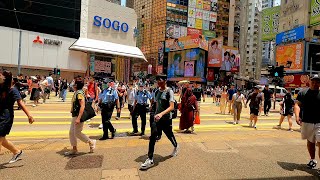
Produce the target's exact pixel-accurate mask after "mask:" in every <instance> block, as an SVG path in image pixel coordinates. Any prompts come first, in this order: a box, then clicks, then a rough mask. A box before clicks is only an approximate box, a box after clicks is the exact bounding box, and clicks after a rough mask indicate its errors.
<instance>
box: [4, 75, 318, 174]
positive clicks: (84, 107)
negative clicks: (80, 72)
mask: <svg viewBox="0 0 320 180" xmlns="http://www.w3.org/2000/svg"><path fill="white" fill-rule="evenodd" d="M319 87H320V78H319V76H318V75H314V76H313V77H312V78H311V80H310V88H306V89H303V90H302V91H300V92H299V94H298V97H297V99H296V100H293V98H292V95H291V93H287V94H286V95H285V96H284V98H283V100H282V101H281V102H280V107H281V109H280V120H279V124H278V125H277V126H276V127H275V128H277V129H280V128H281V125H282V123H283V121H284V118H285V117H287V118H288V122H289V131H293V129H292V126H293V123H292V116H293V115H295V117H296V122H297V123H298V124H299V125H301V134H302V138H303V139H307V148H308V151H309V154H310V162H309V163H308V167H310V168H315V167H316V165H317V161H316V160H315V149H316V148H315V146H316V144H318V146H319V147H320V143H319V142H320V121H318V120H317V118H315V117H319V116H320V111H317V109H316V108H318V107H320V92H319ZM68 89H69V91H71V92H74V93H73V96H72V100H71V109H70V113H71V125H70V130H69V140H70V144H71V146H72V150H70V151H68V152H66V153H65V155H67V156H69V155H75V154H78V148H77V139H80V140H81V141H82V142H84V143H86V144H88V146H89V152H91V153H93V152H94V150H95V148H96V143H97V141H96V140H95V139H90V138H89V137H88V136H87V135H85V134H84V133H82V130H83V126H84V122H85V121H90V119H91V118H92V117H94V116H95V115H96V114H97V113H99V112H100V113H101V117H102V118H101V125H100V126H99V127H100V128H101V129H102V131H103V133H102V137H101V138H100V139H99V140H101V141H104V140H107V139H113V138H115V137H116V128H115V127H114V126H113V124H112V122H111V118H112V114H113V112H114V110H115V109H116V113H117V114H116V118H115V119H116V120H119V119H120V118H121V110H122V109H123V108H124V105H125V104H126V103H127V104H128V109H129V111H130V119H131V122H132V132H130V133H128V134H129V135H131V136H145V135H146V125H147V114H148V113H150V119H149V122H150V128H151V134H150V137H149V148H148V158H147V159H146V161H145V162H144V163H142V164H141V166H140V169H143V170H144V169H148V168H150V167H152V166H153V165H154V160H153V154H154V150H155V144H156V142H157V141H159V140H160V139H161V137H162V132H163V133H164V134H165V135H166V136H167V138H168V139H169V141H170V142H171V143H172V145H173V152H172V153H171V156H173V157H174V156H177V155H178V153H179V150H180V146H179V144H178V143H177V141H176V138H175V135H174V133H173V128H172V120H173V119H175V118H177V112H178V110H179V111H180V113H181V116H180V123H179V130H180V132H183V133H193V132H194V131H195V128H194V124H195V123H196V121H197V119H198V118H199V117H200V109H201V104H202V103H204V102H205V100H206V96H205V94H207V98H209V97H212V98H213V103H214V104H215V105H216V106H219V107H220V113H221V114H226V111H227V112H228V114H230V115H232V116H233V119H234V121H233V124H234V125H236V124H239V122H240V120H241V112H242V108H243V107H245V108H247V105H248V104H249V108H250V122H249V126H250V127H253V128H255V129H257V123H258V117H259V116H260V115H261V114H262V111H263V112H264V115H265V116H268V115H269V111H270V108H271V102H272V101H274V100H275V97H274V92H273V91H272V90H271V89H269V86H268V85H265V87H264V88H263V89H262V88H261V87H259V86H255V87H254V88H253V89H252V90H251V91H250V92H247V91H243V90H242V89H239V88H238V89H237V88H236V87H235V86H234V85H232V84H231V85H230V86H229V88H228V87H226V86H222V87H220V86H217V87H214V88H213V87H207V89H206V90H204V88H202V87H201V84H199V83H194V84H190V83H189V82H185V83H183V84H178V85H174V88H170V87H168V86H167V77H166V75H158V76H156V81H155V82H154V83H153V84H152V83H150V82H146V81H142V80H136V81H134V82H130V83H128V84H127V83H122V82H115V81H114V80H112V79H104V80H97V79H95V77H93V76H90V77H88V78H82V77H80V76H78V77H76V78H75V79H73V80H72V82H71V83H68V82H67V80H65V79H62V78H57V79H56V80H54V79H53V77H52V74H49V76H48V77H45V76H31V77H26V78H23V77H22V76H18V77H17V78H13V76H12V73H11V72H9V71H2V72H0V100H1V101H3V102H7V103H2V104H0V145H1V146H3V147H5V148H7V149H9V150H10V151H11V152H12V153H13V157H12V159H11V160H10V161H9V163H14V162H16V161H17V160H19V159H20V157H21V155H22V154H23V151H22V150H20V149H18V148H17V147H16V146H14V145H13V143H12V142H10V141H9V140H8V139H7V138H6V136H7V135H8V134H9V133H10V131H11V128H12V125H13V121H14V110H13V107H14V104H15V103H17V104H18V106H19V107H20V108H21V109H22V110H23V111H24V113H25V114H26V116H27V117H28V121H29V123H30V124H32V123H33V122H34V118H33V116H32V115H31V113H30V112H29V111H28V109H27V108H26V107H25V105H24V104H25V103H24V101H23V99H24V98H26V94H29V95H30V100H32V101H33V102H34V104H33V107H35V106H37V105H38V104H39V103H40V102H39V100H40V99H42V100H43V102H42V103H46V100H47V99H49V98H50V94H51V92H52V91H53V92H55V95H56V96H58V95H59V97H60V98H61V100H62V101H63V102H64V101H65V100H66V93H67V91H68ZM174 91H176V92H178V93H179V100H178V101H179V103H178V102H177V101H176V100H175V99H174ZM91 109H92V111H93V113H94V115H92V116H90V114H92V113H90V112H91V111H90V110H91ZM89 116H90V117H89ZM138 117H140V119H141V126H140V132H139V128H138V123H137V119H138ZM110 134H111V136H109V135H110ZM1 146H0V147H1Z"/></svg>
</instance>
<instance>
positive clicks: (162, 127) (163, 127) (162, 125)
mask: <svg viewBox="0 0 320 180" xmlns="http://www.w3.org/2000/svg"><path fill="white" fill-rule="evenodd" d="M161 131H163V132H164V133H165V134H166V136H167V137H168V139H169V140H170V142H171V143H172V145H173V146H174V147H177V146H178V143H177V141H176V138H175V136H174V134H173V132H172V119H165V118H162V119H160V120H159V121H158V122H153V123H152V125H151V136H150V141H149V151H148V157H149V159H153V154H154V146H155V145H156V141H157V136H158V135H159V132H161Z"/></svg>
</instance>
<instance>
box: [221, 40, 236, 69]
mask: <svg viewBox="0 0 320 180" xmlns="http://www.w3.org/2000/svg"><path fill="white" fill-rule="evenodd" d="M222 57H223V59H222V63H221V68H220V70H221V71H228V72H229V71H230V72H239V67H240V55H239V50H238V48H235V47H230V46H223V47H222Z"/></svg>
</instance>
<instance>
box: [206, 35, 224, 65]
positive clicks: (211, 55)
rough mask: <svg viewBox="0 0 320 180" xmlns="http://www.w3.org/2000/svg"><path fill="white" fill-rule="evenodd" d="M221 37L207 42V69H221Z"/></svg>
mask: <svg viewBox="0 0 320 180" xmlns="http://www.w3.org/2000/svg"><path fill="white" fill-rule="evenodd" d="M222 46H223V37H219V38H213V39H211V40H209V51H208V67H221V63H222Z"/></svg>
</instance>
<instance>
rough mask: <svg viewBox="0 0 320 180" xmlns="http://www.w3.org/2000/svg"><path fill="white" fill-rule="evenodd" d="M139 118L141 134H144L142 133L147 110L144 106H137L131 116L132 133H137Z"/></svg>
mask: <svg viewBox="0 0 320 180" xmlns="http://www.w3.org/2000/svg"><path fill="white" fill-rule="evenodd" d="M139 116H140V118H141V133H143V134H144V131H145V129H146V123H147V108H146V106H144V105H141V104H137V105H136V107H135V109H134V112H133V115H132V127H133V132H135V133H137V132H138V122H137V120H138V117H139Z"/></svg>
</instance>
